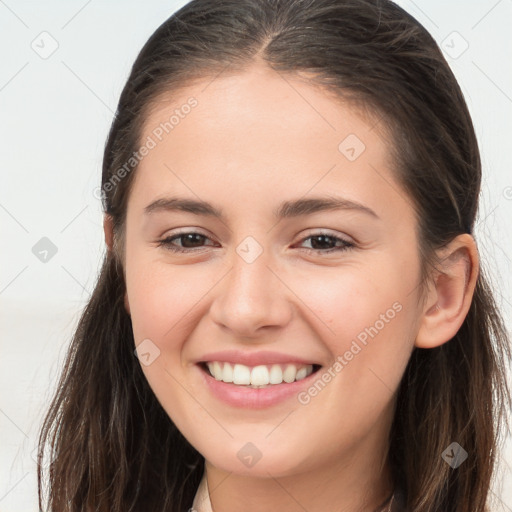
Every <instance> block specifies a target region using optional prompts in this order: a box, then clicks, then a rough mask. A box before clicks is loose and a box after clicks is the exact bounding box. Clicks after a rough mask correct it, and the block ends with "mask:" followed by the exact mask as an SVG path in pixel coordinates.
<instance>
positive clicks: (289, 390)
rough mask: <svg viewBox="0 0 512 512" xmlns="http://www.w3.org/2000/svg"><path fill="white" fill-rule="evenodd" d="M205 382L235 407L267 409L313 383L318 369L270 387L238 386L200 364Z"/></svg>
mask: <svg viewBox="0 0 512 512" xmlns="http://www.w3.org/2000/svg"><path fill="white" fill-rule="evenodd" d="M198 368H199V371H200V372H201V374H202V375H203V378H204V382H205V383H206V385H207V386H208V388H209V389H210V391H211V392H212V393H213V395H214V396H215V397H217V398H218V399H220V400H222V401H223V402H225V403H227V404H229V405H232V406H233V407H242V408H246V409H265V408H267V407H272V406H273V405H277V404H279V403H281V402H283V401H285V400H287V399H289V398H290V397H292V396H296V395H297V394H298V393H299V392H300V391H301V390H303V389H304V388H305V387H308V386H309V385H310V384H311V381H312V380H313V378H314V377H315V376H316V374H317V373H318V371H319V370H318V371H316V372H313V373H312V374H311V375H308V376H307V377H305V378H304V379H301V380H297V381H295V382H290V383H287V382H283V383H282V384H274V385H272V386H269V387H268V388H251V387H248V386H237V385H236V384H228V383H227V382H223V381H221V380H217V379H215V378H214V377H212V376H211V375H210V374H209V373H207V372H206V371H205V370H204V369H203V368H201V367H200V366H199V365H198Z"/></svg>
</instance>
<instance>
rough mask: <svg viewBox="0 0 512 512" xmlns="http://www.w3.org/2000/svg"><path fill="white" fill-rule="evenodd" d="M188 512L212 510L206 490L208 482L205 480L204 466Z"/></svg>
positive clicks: (210, 511)
mask: <svg viewBox="0 0 512 512" xmlns="http://www.w3.org/2000/svg"><path fill="white" fill-rule="evenodd" d="M190 512H213V510H212V503H211V501H210V493H209V492H208V482H207V480H206V468H205V471H204V473H203V478H202V479H201V482H200V483H199V487H198V488H197V492H196V495H195V497H194V502H193V503H192V510H190Z"/></svg>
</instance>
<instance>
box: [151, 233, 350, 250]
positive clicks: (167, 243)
mask: <svg viewBox="0 0 512 512" xmlns="http://www.w3.org/2000/svg"><path fill="white" fill-rule="evenodd" d="M186 235H199V236H201V237H203V238H208V237H207V236H206V235H203V234H202V233H198V232H197V231H185V232H183V233H179V234H177V235H173V236H169V237H167V238H164V239H162V240H160V241H159V242H158V247H164V248H165V249H166V250H169V251H172V252H175V253H193V252H198V249H197V248H185V249H183V248H179V247H177V246H175V245H173V243H172V242H173V241H174V240H176V239H179V238H181V237H184V236H186ZM317 237H327V238H330V239H331V240H333V241H334V242H335V243H337V242H341V243H342V244H343V245H342V246H341V247H331V248H330V249H325V250H323V249H308V248H306V249H305V250H306V252H308V253H314V254H325V253H331V252H341V251H347V250H349V249H352V248H354V247H355V244H354V243H352V242H349V241H347V240H344V239H343V238H340V237H337V236H334V235H330V234H328V233H322V232H319V233H315V234H313V235H309V236H307V237H305V238H303V239H302V240H300V242H304V241H305V240H308V239H310V238H317Z"/></svg>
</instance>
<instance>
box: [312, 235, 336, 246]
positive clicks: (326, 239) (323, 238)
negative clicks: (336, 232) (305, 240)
mask: <svg viewBox="0 0 512 512" xmlns="http://www.w3.org/2000/svg"><path fill="white" fill-rule="evenodd" d="M315 240H317V241H318V240H321V242H320V244H318V243H316V242H315ZM322 242H323V243H322ZM311 247H312V248H313V249H330V248H331V247H332V238H331V237H330V236H327V235H316V236H312V237H311Z"/></svg>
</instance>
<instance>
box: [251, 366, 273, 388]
mask: <svg viewBox="0 0 512 512" xmlns="http://www.w3.org/2000/svg"><path fill="white" fill-rule="evenodd" d="M268 383H269V375H268V368H267V367H266V366H255V367H254V368H253V369H252V371H251V385H253V386H266V385H267V384H268Z"/></svg>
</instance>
